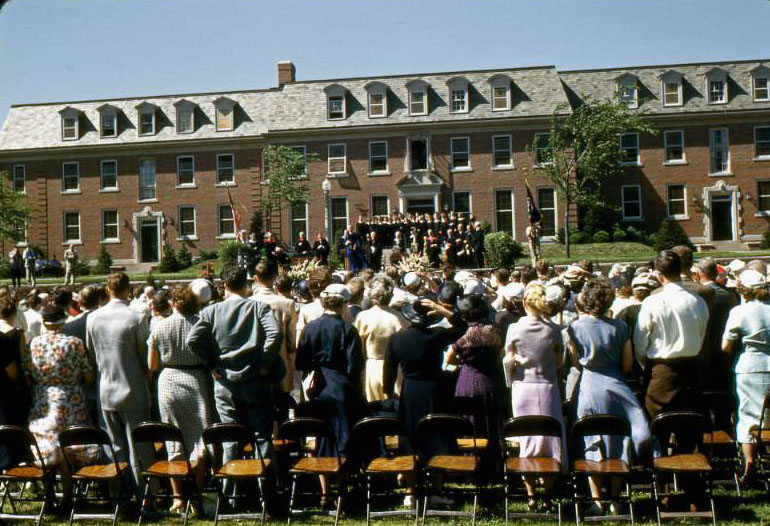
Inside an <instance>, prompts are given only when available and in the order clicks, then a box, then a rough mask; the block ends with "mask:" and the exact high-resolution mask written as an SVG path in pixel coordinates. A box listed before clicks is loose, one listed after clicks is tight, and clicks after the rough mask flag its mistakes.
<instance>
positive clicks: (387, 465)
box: [365, 455, 414, 473]
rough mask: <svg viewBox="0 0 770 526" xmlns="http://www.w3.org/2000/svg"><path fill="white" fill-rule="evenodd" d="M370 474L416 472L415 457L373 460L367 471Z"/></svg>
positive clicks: (405, 456)
mask: <svg viewBox="0 0 770 526" xmlns="http://www.w3.org/2000/svg"><path fill="white" fill-rule="evenodd" d="M365 471H366V472H368V473H406V472H410V471H414V457H413V456H412V455H403V456H400V457H382V458H375V459H374V460H372V461H371V462H370V463H369V465H368V466H366V469H365Z"/></svg>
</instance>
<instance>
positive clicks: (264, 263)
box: [254, 258, 278, 283]
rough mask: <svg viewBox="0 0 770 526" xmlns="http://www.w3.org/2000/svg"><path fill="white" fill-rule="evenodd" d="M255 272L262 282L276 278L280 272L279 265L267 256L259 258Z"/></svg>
mask: <svg viewBox="0 0 770 526" xmlns="http://www.w3.org/2000/svg"><path fill="white" fill-rule="evenodd" d="M254 274H255V275H256V276H257V279H258V280H259V281H261V282H263V283H264V282H268V281H270V280H273V279H275V276H276V275H277V274H278V266H277V265H276V264H275V263H273V262H272V261H270V260H269V259H267V258H263V259H260V260H259V263H257V266H256V267H254Z"/></svg>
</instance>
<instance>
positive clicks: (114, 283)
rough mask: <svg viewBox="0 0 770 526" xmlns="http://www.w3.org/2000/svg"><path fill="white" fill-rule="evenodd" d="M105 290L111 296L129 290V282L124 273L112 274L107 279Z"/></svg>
mask: <svg viewBox="0 0 770 526" xmlns="http://www.w3.org/2000/svg"><path fill="white" fill-rule="evenodd" d="M107 288H108V289H109V290H110V291H111V292H112V293H113V294H124V293H126V292H129V291H130V290H131V280H130V279H129V277H128V274H126V273H125V272H113V273H112V274H110V276H109V277H108V278H107Z"/></svg>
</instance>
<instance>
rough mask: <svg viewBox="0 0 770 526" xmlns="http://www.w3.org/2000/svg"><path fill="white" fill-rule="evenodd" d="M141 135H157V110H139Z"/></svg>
mask: <svg viewBox="0 0 770 526" xmlns="http://www.w3.org/2000/svg"><path fill="white" fill-rule="evenodd" d="M139 135H155V111H153V110H142V111H140V112H139Z"/></svg>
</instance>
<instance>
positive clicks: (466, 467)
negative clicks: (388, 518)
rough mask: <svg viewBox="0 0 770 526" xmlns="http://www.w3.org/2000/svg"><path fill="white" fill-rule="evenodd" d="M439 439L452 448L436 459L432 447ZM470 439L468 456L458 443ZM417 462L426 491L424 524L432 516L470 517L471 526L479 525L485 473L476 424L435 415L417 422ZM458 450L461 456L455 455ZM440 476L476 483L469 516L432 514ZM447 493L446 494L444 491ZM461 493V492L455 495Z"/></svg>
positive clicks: (445, 415)
mask: <svg viewBox="0 0 770 526" xmlns="http://www.w3.org/2000/svg"><path fill="white" fill-rule="evenodd" d="M436 438H440V439H443V440H446V441H447V443H448V444H447V445H448V446H449V448H450V452H449V453H448V454H438V455H434V454H433V453H432V452H431V449H430V446H431V444H432V443H433V442H435V440H436ZM461 438H466V439H468V438H469V439H470V440H471V441H470V447H469V448H468V449H467V454H462V452H460V451H459V447H458V446H457V444H458V439H461ZM416 442H417V459H418V463H419V464H418V465H419V468H420V474H421V479H422V487H423V508H422V523H423V524H425V518H426V517H427V516H428V515H437V516H454V517H470V518H471V524H476V509H477V507H478V500H479V487H480V478H481V473H480V472H479V465H480V459H479V456H478V453H477V451H478V443H477V442H476V434H475V432H474V430H473V424H472V423H471V422H470V420H468V419H466V418H463V417H461V416H457V415H447V414H432V415H428V416H425V417H423V418H422V419H421V420H420V421H419V422H417V437H416ZM452 449H454V450H455V451H456V452H457V453H454V452H452ZM436 476H441V477H444V478H447V477H459V478H465V479H467V478H471V480H472V483H473V490H472V495H473V510H472V511H471V512H470V513H468V512H465V511H459V510H431V509H430V506H429V504H430V497H431V495H432V494H433V493H434V490H435V486H434V479H435V477H436ZM443 493H446V491H443ZM454 493H460V492H457V491H456V492H454Z"/></svg>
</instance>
